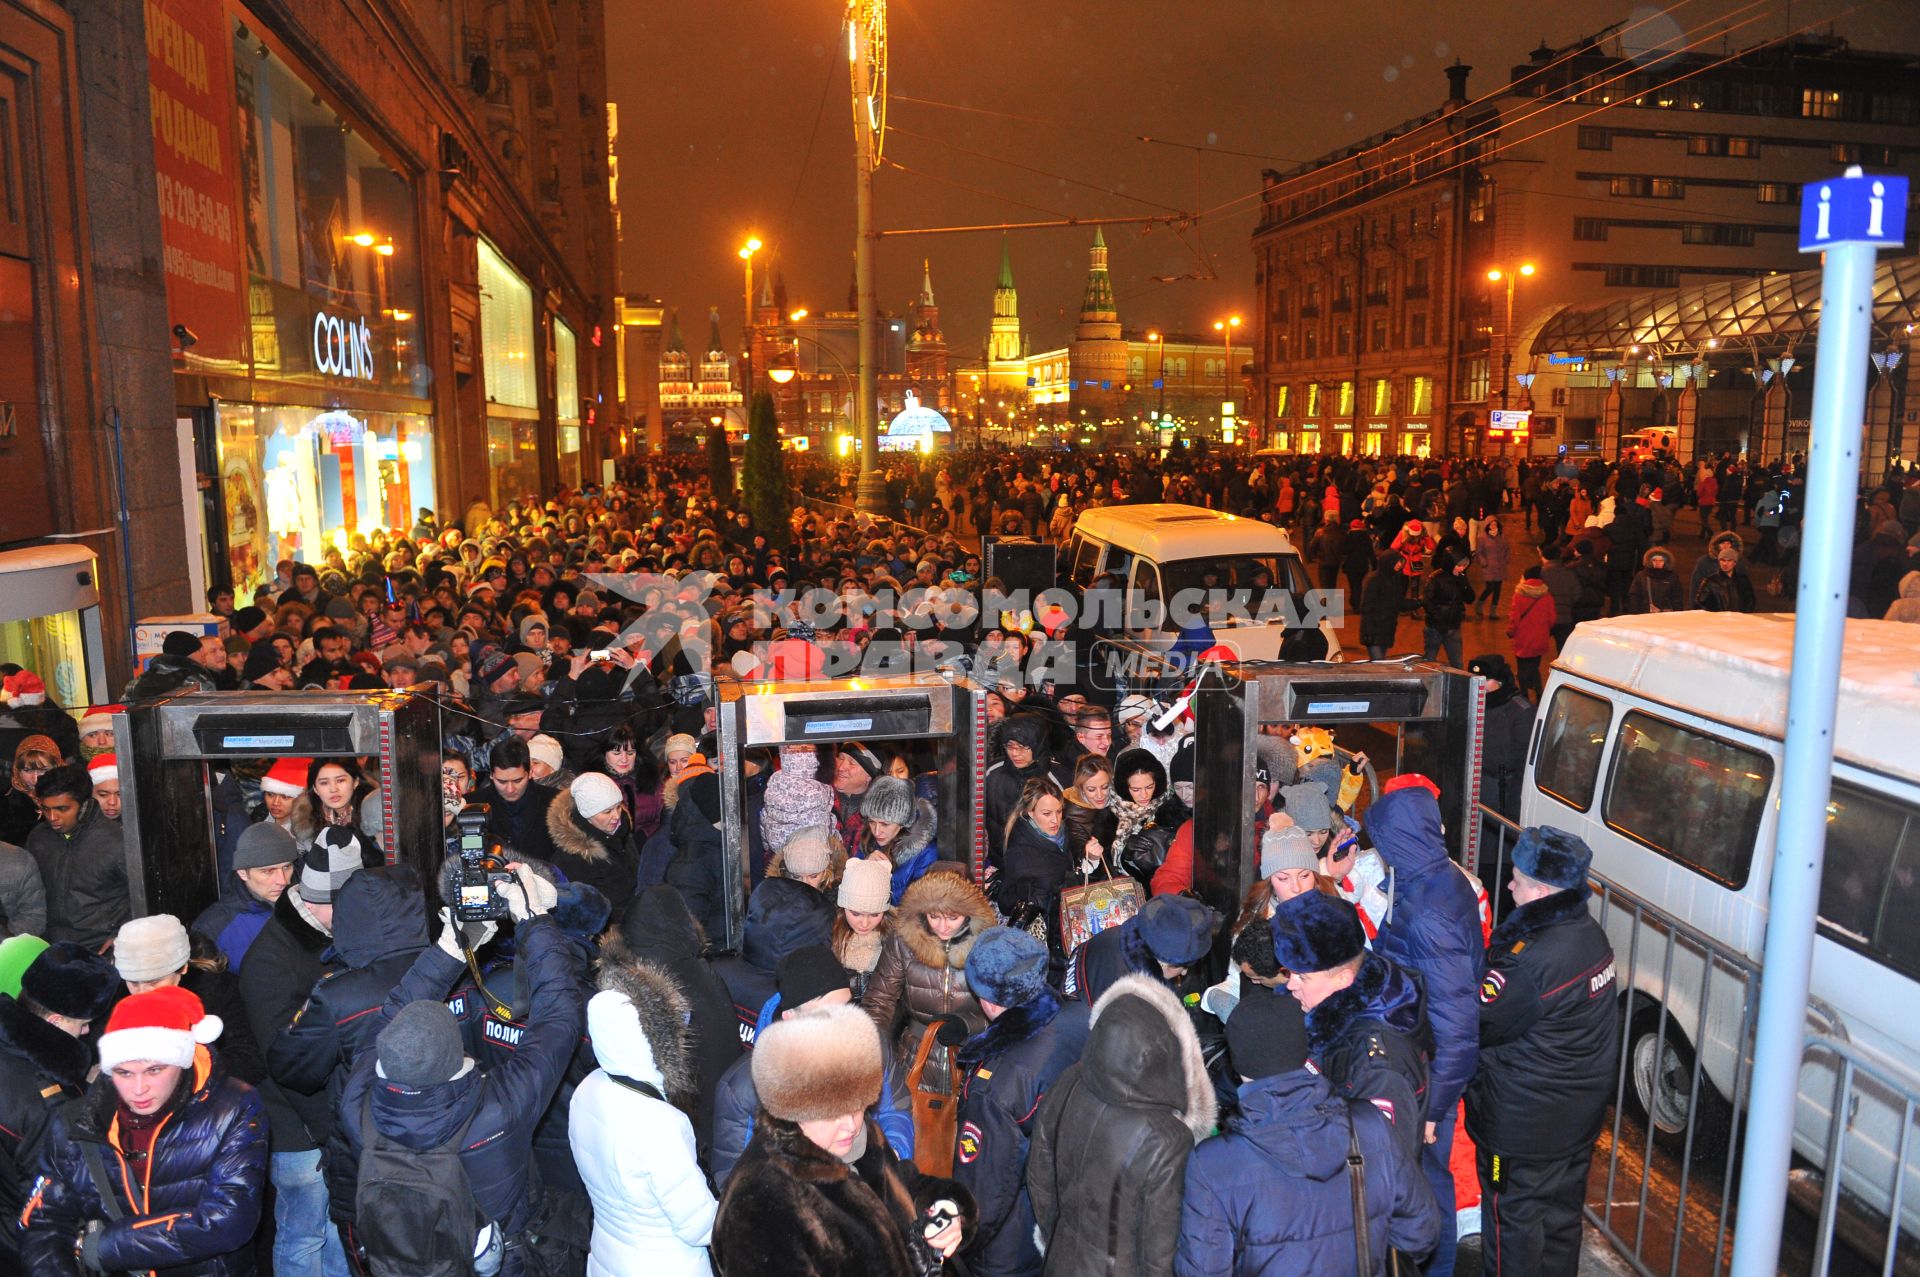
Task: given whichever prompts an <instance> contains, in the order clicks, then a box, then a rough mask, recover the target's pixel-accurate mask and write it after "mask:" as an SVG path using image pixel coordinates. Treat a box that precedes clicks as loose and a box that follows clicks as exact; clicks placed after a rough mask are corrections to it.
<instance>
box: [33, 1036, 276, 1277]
mask: <svg viewBox="0 0 1920 1277" xmlns="http://www.w3.org/2000/svg"><path fill="white" fill-rule="evenodd" d="M179 1085H180V1086H182V1087H187V1088H191V1089H190V1090H188V1092H187V1094H186V1095H185V1096H184V1097H179V1096H176V1097H175V1100H174V1101H173V1104H172V1105H170V1107H171V1108H172V1111H171V1113H169V1114H168V1116H166V1117H165V1118H163V1119H162V1120H161V1125H160V1127H159V1129H158V1130H157V1131H155V1133H154V1137H153V1145H152V1147H151V1149H150V1150H149V1151H148V1155H147V1159H146V1163H145V1165H144V1166H143V1167H142V1168H141V1169H140V1171H139V1174H138V1180H139V1183H140V1190H139V1192H137V1193H136V1192H134V1191H133V1189H132V1187H131V1185H132V1184H133V1183H134V1180H135V1176H134V1174H133V1173H132V1172H131V1170H130V1169H129V1166H128V1163H127V1160H126V1158H125V1157H124V1156H123V1155H122V1153H121V1151H120V1140H119V1133H118V1132H119V1127H118V1123H117V1121H116V1118H117V1116H118V1114H117V1110H118V1108H119V1096H118V1093H117V1092H116V1091H115V1090H114V1085H113V1079H112V1078H110V1077H105V1076H102V1077H100V1078H97V1079H96V1080H95V1081H94V1083H93V1085H92V1086H91V1087H90V1088H88V1091H87V1094H86V1097H85V1098H84V1099H82V1100H79V1101H77V1102H76V1103H74V1104H73V1105H71V1106H70V1107H68V1108H66V1109H63V1110H62V1111H61V1112H60V1113H59V1114H57V1115H56V1116H55V1117H54V1119H53V1125H52V1127H51V1128H50V1129H49V1130H48V1131H47V1140H46V1146H45V1147H46V1153H45V1157H44V1159H43V1160H42V1162H41V1177H40V1178H39V1179H38V1180H36V1181H35V1183H34V1194H33V1196H32V1197H31V1198H30V1199H29V1200H28V1202H27V1205H26V1208H25V1209H24V1210H23V1211H22V1212H21V1216H20V1217H21V1220H22V1222H23V1225H24V1228H25V1235H24V1236H23V1237H22V1239H21V1242H20V1253H21V1256H22V1257H23V1258H24V1259H25V1260H26V1271H27V1272H28V1273H30V1274H32V1277H79V1275H80V1272H81V1269H80V1265H79V1262H78V1261H77V1260H76V1259H75V1257H74V1253H73V1239H74V1234H76V1233H77V1232H79V1231H80V1229H81V1228H82V1227H84V1226H85V1225H86V1222H87V1221H88V1220H93V1219H101V1220H104V1219H106V1218H107V1212H106V1209H105V1207H104V1206H103V1205H102V1203H101V1197H100V1188H99V1186H98V1185H97V1184H96V1183H95V1182H94V1178H93V1174H92V1172H91V1171H90V1170H89V1169H88V1167H87V1162H86V1153H85V1150H84V1148H83V1145H86V1144H95V1145H99V1146H100V1147H101V1157H102V1160H103V1161H104V1163H105V1166H106V1168H107V1176H108V1178H109V1179H110V1180H111V1181H112V1186H111V1187H110V1188H109V1189H108V1191H109V1192H111V1193H112V1194H113V1195H114V1197H115V1199H116V1200H117V1201H118V1202H119V1206H120V1209H121V1210H122V1211H123V1212H125V1213H124V1214H123V1216H122V1217H121V1218H120V1219H117V1220H111V1221H109V1222H108V1223H107V1225H106V1230H105V1232H104V1233H103V1234H102V1235H101V1238H100V1249H99V1256H100V1263H101V1265H102V1267H104V1268H105V1269H106V1271H108V1272H121V1271H125V1270H133V1271H145V1270H158V1271H159V1272H160V1273H162V1274H164V1277H240V1275H241V1274H249V1273H252V1272H253V1271H254V1265H253V1234H254V1230H255V1229H256V1228H258V1227H259V1224H260V1206H261V1203H262V1202H264V1201H265V1200H266V1187H267V1114H266V1108H265V1106H264V1105H262V1104H261V1102H260V1096H259V1094H258V1093H257V1092H256V1091H255V1090H254V1089H253V1088H252V1087H250V1086H248V1085H247V1084H246V1083H245V1082H242V1081H240V1080H238V1079H237V1078H232V1077H229V1076H228V1075H227V1071H226V1069H225V1068H224V1067H223V1066H222V1065H221V1064H220V1062H219V1057H218V1056H217V1055H216V1054H215V1053H214V1052H213V1051H211V1050H209V1049H208V1048H206V1047H196V1048H195V1050H194V1062H193V1068H192V1069H191V1070H190V1071H188V1072H184V1073H182V1074H181V1076H180V1082H179ZM115 1171H118V1172H119V1174H118V1175H116V1174H115V1173H114V1172H115Z"/></svg>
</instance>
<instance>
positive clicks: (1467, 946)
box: [1367, 789, 1483, 1115]
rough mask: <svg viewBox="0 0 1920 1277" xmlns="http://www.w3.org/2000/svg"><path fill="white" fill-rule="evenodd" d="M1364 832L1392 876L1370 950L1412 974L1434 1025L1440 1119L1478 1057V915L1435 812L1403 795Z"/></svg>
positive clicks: (1420, 797) (1431, 805) (1431, 1107)
mask: <svg viewBox="0 0 1920 1277" xmlns="http://www.w3.org/2000/svg"><path fill="white" fill-rule="evenodd" d="M1367 832H1368V834H1370V835H1371V836H1372V839H1373V845H1374V847H1375V848H1376V849H1378V851H1379V852H1380V858H1381V859H1382V860H1384V861H1385V862H1386V865H1387V869H1388V872H1389V873H1390V874H1391V876H1392V877H1391V883H1390V885H1389V887H1388V896H1389V897H1390V898H1391V899H1392V901H1393V906H1392V910H1391V912H1389V914H1388V915H1387V918H1386V920H1385V921H1384V922H1382V923H1381V925H1380V933H1379V934H1378V935H1376V936H1375V937H1374V939H1373V951H1374V952H1375V953H1377V954H1379V955H1380V956H1381V957H1383V958H1386V959H1388V960H1389V961H1391V962H1394V963H1396V964H1398V965H1400V966H1402V967H1405V968H1406V969H1407V970H1408V971H1411V972H1415V973H1417V974H1418V975H1419V977H1420V980H1421V983H1422V985H1423V986H1424V988H1425V992H1426V1001H1427V1007H1426V1009H1427V1014H1428V1016H1429V1017H1430V1018H1431V1020H1432V1022H1433V1038H1434V1054H1433V1088H1432V1094H1431V1096H1430V1097H1429V1101H1428V1104H1427V1110H1426V1111H1427V1112H1428V1113H1429V1114H1439V1115H1447V1114H1451V1113H1452V1112H1453V1106H1454V1105H1455V1104H1456V1103H1457V1102H1458V1101H1459V1099H1460V1093H1461V1091H1463V1090H1465V1089H1466V1085H1467V1079H1468V1078H1470V1077H1472V1076H1473V1067H1474V1061H1475V1059H1476V1058H1477V1057H1478V1055H1479V1051H1480V1006H1479V1001H1478V991H1479V988H1480V955H1481V953H1482V951H1483V945H1482V943H1481V932H1480V909H1479V905H1478V904H1477V903H1475V901H1474V895H1473V889H1472V888H1471V887H1469V886H1468V885H1467V879H1466V875H1465V874H1462V873H1461V872H1460V870H1459V869H1458V868H1457V867H1456V866H1455V865H1454V864H1453V862H1452V861H1451V860H1449V859H1448V858H1447V845H1446V843H1445V842H1443V841H1441V834H1440V805H1439V803H1437V802H1436V801H1435V800H1434V797H1433V795H1432V794H1430V793H1428V792H1427V791H1425V790H1419V789H1404V790H1400V791H1398V792H1395V793H1391V794H1388V795H1386V796H1385V797H1383V798H1381V799H1380V800H1379V801H1378V802H1376V803H1374V804H1373V806H1372V807H1370V808H1368V810H1367Z"/></svg>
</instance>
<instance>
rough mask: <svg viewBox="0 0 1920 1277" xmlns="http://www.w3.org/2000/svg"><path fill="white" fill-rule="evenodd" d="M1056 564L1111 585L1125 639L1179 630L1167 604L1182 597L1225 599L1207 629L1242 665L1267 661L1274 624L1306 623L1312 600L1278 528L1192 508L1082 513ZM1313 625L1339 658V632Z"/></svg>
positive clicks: (1276, 639) (1278, 634) (1276, 631)
mask: <svg viewBox="0 0 1920 1277" xmlns="http://www.w3.org/2000/svg"><path fill="white" fill-rule="evenodd" d="M1062 562H1063V563H1064V564H1065V571H1066V575H1067V576H1069V577H1070V578H1071V579H1072V580H1073V582H1074V584H1076V585H1078V586H1080V587H1081V588H1082V589H1085V588H1087V587H1088V586H1091V585H1092V584H1093V582H1094V581H1095V580H1097V579H1098V578H1099V577H1100V576H1101V575H1102V574H1103V573H1104V574H1109V575H1111V576H1112V577H1114V578H1115V579H1116V580H1117V581H1119V582H1120V584H1121V586H1122V589H1123V594H1124V598H1125V602H1126V614H1125V628H1126V632H1127V634H1128V637H1130V638H1134V639H1144V640H1150V641H1152V640H1170V639H1171V638H1172V637H1173V636H1174V635H1175V634H1176V633H1177V632H1178V630H1179V628H1180V627H1179V620H1180V617H1179V613H1178V611H1177V609H1176V608H1174V607H1169V606H1167V605H1168V604H1172V603H1174V602H1176V601H1177V600H1180V599H1182V598H1185V599H1187V600H1192V599H1195V598H1198V597H1201V595H1202V592H1204V593H1205V594H1206V595H1207V596H1210V597H1212V598H1213V599H1215V600H1216V601H1218V602H1223V603H1226V604H1228V605H1229V606H1225V607H1222V608H1219V609H1216V610H1215V611H1214V613H1213V615H1212V617H1211V620H1210V626H1211V628H1212V630H1213V632H1214V636H1215V637H1216V638H1217V639H1218V640H1219V641H1220V642H1222V643H1224V644H1226V645H1227V646H1228V647H1230V648H1232V649H1233V651H1234V654H1235V655H1236V656H1237V657H1238V658H1239V659H1241V660H1243V661H1270V660H1274V659H1276V658H1277V657H1278V656H1279V655H1280V643H1281V639H1282V637H1283V636H1284V634H1285V631H1286V628H1287V627H1286V626H1285V625H1284V624H1282V621H1283V620H1284V619H1286V618H1287V616H1288V614H1289V613H1291V615H1292V616H1293V617H1295V618H1299V619H1305V618H1306V617H1307V616H1308V613H1309V608H1310V604H1311V602H1312V601H1311V600H1309V599H1308V597H1307V595H1308V592H1309V591H1310V590H1311V589H1313V586H1312V583H1311V582H1310V581H1309V580H1308V579H1307V570H1306V567H1305V565H1303V564H1302V563H1301V561H1300V555H1299V553H1298V552H1297V551H1296V550H1295V549H1294V548H1293V540H1292V538H1291V537H1289V536H1288V535H1287V534H1286V532H1284V531H1283V530H1282V529H1280V528H1277V527H1275V526H1274V525H1273V524H1271V523H1262V522H1261V521H1260V520H1258V519H1243V518H1240V517H1239V516H1237V515H1231V514H1226V513H1223V512H1222V511H1219V510H1208V509H1205V508H1203V507H1201V506H1191V505H1172V504H1154V505H1111V506H1100V507H1098V508H1096V509H1092V510H1088V511H1086V512H1085V513H1083V514H1082V515H1081V516H1080V517H1079V518H1078V519H1077V520H1075V522H1074V525H1073V534H1072V536H1071V537H1070V538H1069V540H1068V542H1067V549H1066V554H1065V557H1064V558H1063V560H1062ZM1262 574H1264V587H1263V584H1262V580H1261V577H1262ZM1116 619H1117V618H1116ZM1143 621H1150V622H1151V623H1150V624H1144V625H1143V624H1141V622H1143ZM1114 628H1115V629H1118V628H1120V627H1119V626H1117V625H1116V626H1115V627H1114ZM1318 628H1319V629H1320V632H1321V633H1322V634H1324V635H1325V636H1326V638H1327V651H1328V653H1329V654H1330V655H1331V656H1332V657H1333V658H1334V659H1338V658H1339V655H1340V636H1339V634H1338V633H1337V632H1336V631H1335V629H1334V626H1333V623H1332V620H1331V619H1330V618H1328V619H1322V620H1321V621H1320V622H1319V626H1318Z"/></svg>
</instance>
